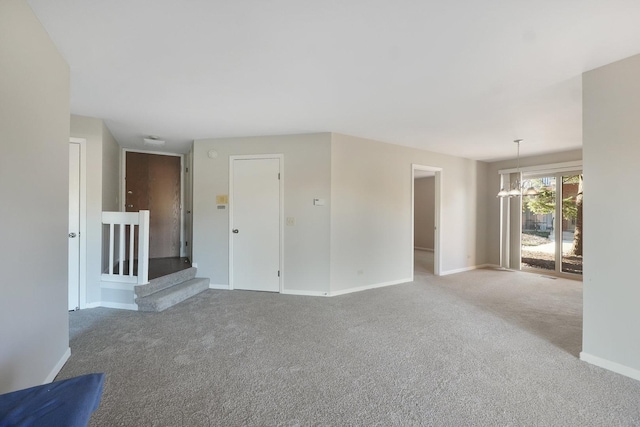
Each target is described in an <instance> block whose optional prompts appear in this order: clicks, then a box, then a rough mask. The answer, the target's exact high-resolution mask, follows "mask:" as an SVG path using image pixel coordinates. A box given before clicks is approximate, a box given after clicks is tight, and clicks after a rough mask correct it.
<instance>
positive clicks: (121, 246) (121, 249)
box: [118, 223, 125, 276]
mask: <svg viewBox="0 0 640 427" xmlns="http://www.w3.org/2000/svg"><path fill="white" fill-rule="evenodd" d="M124 227H125V224H124V223H120V224H119V228H120V230H119V231H120V241H119V242H118V243H119V244H118V265H119V266H120V269H119V270H118V275H119V276H124Z"/></svg>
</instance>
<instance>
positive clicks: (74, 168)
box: [69, 143, 80, 310]
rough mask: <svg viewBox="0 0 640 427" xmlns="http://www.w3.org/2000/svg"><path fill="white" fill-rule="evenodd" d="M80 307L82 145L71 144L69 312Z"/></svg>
mask: <svg viewBox="0 0 640 427" xmlns="http://www.w3.org/2000/svg"><path fill="white" fill-rule="evenodd" d="M79 307H80V144H76V143H70V144H69V310H76V309H77V308H79Z"/></svg>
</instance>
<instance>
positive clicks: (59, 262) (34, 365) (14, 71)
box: [0, 0, 69, 393]
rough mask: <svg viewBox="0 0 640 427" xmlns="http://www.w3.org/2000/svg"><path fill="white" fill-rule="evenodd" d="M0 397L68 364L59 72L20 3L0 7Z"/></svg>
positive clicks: (65, 156) (12, 0) (64, 125)
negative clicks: (66, 361) (0, 153)
mask: <svg viewBox="0 0 640 427" xmlns="http://www.w3.org/2000/svg"><path fill="white" fill-rule="evenodd" d="M0 74H1V78H0V146H1V147H2V156H0V194H2V203H0V230H1V239H2V241H3V242H4V244H3V245H2V254H1V256H0V271H2V280H1V281H0V294H1V295H2V296H1V297H0V393H6V392H9V391H13V390H17V389H20V388H25V387H29V386H34V385H38V384H42V383H44V382H46V381H50V380H52V379H53V376H55V374H57V372H58V370H59V369H60V368H61V367H62V363H64V361H65V360H66V358H67V357H68V354H69V353H68V351H69V329H68V313H67V245H68V237H67V233H68V210H69V206H68V194H69V183H68V180H69V68H68V66H67V64H66V63H65V61H64V59H63V58H62V56H61V55H60V54H59V53H58V51H57V49H56V47H55V46H54V44H53V43H52V42H51V40H50V39H49V37H48V36H47V34H46V32H45V31H44V29H43V28H42V26H41V25H40V23H39V21H38V20H37V18H36V17H35V15H34V14H33V12H32V11H31V9H30V7H29V6H28V5H27V2H26V1H23V0H2V1H0Z"/></svg>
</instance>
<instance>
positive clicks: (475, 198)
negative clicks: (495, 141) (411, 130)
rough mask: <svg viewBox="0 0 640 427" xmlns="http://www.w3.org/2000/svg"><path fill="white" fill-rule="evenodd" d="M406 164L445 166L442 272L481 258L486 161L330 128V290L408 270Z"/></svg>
mask: <svg viewBox="0 0 640 427" xmlns="http://www.w3.org/2000/svg"><path fill="white" fill-rule="evenodd" d="M412 163H417V164H420V165H424V166H434V167H440V168H442V169H443V171H442V182H443V192H442V220H441V230H442V243H441V257H442V273H443V274H447V273H450V272H454V271H459V270H463V269H468V268H473V267H475V266H478V265H483V264H485V263H486V251H485V245H486V233H485V227H484V224H485V221H486V186H487V183H486V178H487V164H486V163H483V162H477V161H474V160H469V159H464V158H460V157H453V156H447V155H444V154H438V153H432V152H429V151H423V150H418V149H414V148H408V147H401V146H398V145H392V144H386V143H382V142H378V141H372V140H367V139H363V138H357V137H352V136H346V135H340V134H332V141H331V195H332V198H331V292H332V293H340V292H345V291H347V290H351V289H358V288H364V287H371V286H376V285H381V284H388V283H396V282H401V281H406V280H410V279H411V277H412V276H413V265H411V259H412V251H413V235H412V224H411V184H412V179H413V176H412Z"/></svg>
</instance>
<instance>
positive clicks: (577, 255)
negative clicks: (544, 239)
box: [561, 173, 582, 274]
mask: <svg viewBox="0 0 640 427" xmlns="http://www.w3.org/2000/svg"><path fill="white" fill-rule="evenodd" d="M561 271H562V272H564V273H574V274H582V174H581V173H575V174H571V175H563V176H562V270H561Z"/></svg>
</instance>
